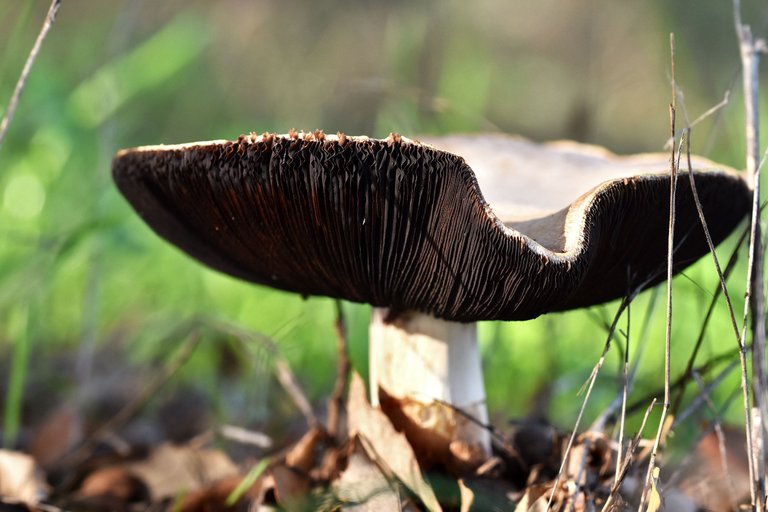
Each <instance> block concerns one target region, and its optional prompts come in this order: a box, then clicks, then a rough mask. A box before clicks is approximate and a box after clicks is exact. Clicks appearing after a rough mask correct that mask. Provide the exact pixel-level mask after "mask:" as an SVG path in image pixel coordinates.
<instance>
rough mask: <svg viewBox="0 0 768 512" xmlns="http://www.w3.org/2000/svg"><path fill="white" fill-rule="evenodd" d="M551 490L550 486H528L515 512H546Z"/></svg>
mask: <svg viewBox="0 0 768 512" xmlns="http://www.w3.org/2000/svg"><path fill="white" fill-rule="evenodd" d="M550 489H551V487H550V486H548V485H530V486H528V487H527V488H526V489H525V493H524V494H523V497H522V499H521V500H520V501H519V502H518V503H517V506H516V507H515V512H546V510H547V502H548V499H549V492H548V491H549V490H550Z"/></svg>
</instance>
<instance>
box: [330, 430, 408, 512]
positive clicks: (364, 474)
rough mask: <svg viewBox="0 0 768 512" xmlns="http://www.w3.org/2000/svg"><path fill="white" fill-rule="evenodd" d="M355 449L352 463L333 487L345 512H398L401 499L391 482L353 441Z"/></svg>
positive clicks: (350, 460)
mask: <svg viewBox="0 0 768 512" xmlns="http://www.w3.org/2000/svg"><path fill="white" fill-rule="evenodd" d="M352 442H353V443H354V449H353V451H352V454H351V455H350V456H349V463H348V464H347V469H345V470H344V471H343V472H342V474H341V476H340V477H339V479H338V480H336V482H334V484H333V487H334V490H335V493H336V495H337V496H338V497H339V498H340V499H341V500H343V501H344V502H345V505H344V510H345V511H349V512H377V511H379V510H399V509H400V498H399V497H398V495H397V492H395V490H394V489H392V486H391V485H390V484H389V481H388V480H387V478H386V477H385V476H384V474H383V473H382V472H381V469H379V467H378V466H377V465H376V464H374V463H373V462H372V461H371V459H370V458H369V457H368V455H367V454H366V452H365V449H364V448H363V447H362V446H361V445H360V441H359V439H357V438H355V439H354V440H353V441H352Z"/></svg>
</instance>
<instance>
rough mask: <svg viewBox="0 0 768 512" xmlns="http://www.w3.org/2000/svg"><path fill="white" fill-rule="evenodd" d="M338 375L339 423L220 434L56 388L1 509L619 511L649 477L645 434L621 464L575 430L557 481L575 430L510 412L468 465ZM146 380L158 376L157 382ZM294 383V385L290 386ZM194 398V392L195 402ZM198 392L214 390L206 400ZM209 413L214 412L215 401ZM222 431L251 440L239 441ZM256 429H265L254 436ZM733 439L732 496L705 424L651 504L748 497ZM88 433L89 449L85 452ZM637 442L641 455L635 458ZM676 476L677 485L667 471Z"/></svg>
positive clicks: (18, 455) (660, 477)
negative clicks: (141, 430)
mask: <svg viewBox="0 0 768 512" xmlns="http://www.w3.org/2000/svg"><path fill="white" fill-rule="evenodd" d="M340 346H343V345H340ZM110 357H114V356H113V355H112V354H111V355H110ZM174 364H175V363H174ZM280 371H282V372H285V371H286V370H285V368H282V369H281V370H280ZM342 378H343V379H345V380H346V381H348V386H339V385H337V386H336V387H335V389H346V388H347V387H348V389H347V390H346V393H345V397H346V400H345V401H343V402H342V403H341V405H339V404H338V397H336V396H334V397H332V398H331V400H334V401H336V402H337V409H341V410H337V411H335V412H334V413H333V415H334V418H333V419H332V420H331V421H333V422H335V423H337V424H335V425H333V426H332V427H333V428H332V429H331V430H333V431H334V432H335V433H334V435H331V434H329V428H328V427H327V426H326V425H325V424H324V423H323V422H322V421H320V420H322V419H323V416H322V415H320V414H318V416H317V417H318V421H314V422H312V423H313V424H312V425H311V426H305V427H304V429H303V431H304V433H303V434H302V435H300V436H299V437H298V438H297V439H296V438H294V439H296V440H295V441H293V442H290V441H286V440H285V439H279V438H270V437H269V436H267V435H265V434H264V433H261V432H249V431H248V430H247V429H245V428H242V427H237V428H235V431H237V436H231V432H230V431H232V430H233V429H232V426H231V425H227V428H226V429H225V428H222V429H221V430H220V433H219V434H218V435H217V434H216V432H215V429H213V428H212V427H211V425H210V424H208V425H202V426H200V427H199V428H198V429H197V430H198V431H199V432H197V433H196V434H194V429H192V430H193V431H192V432H191V434H190V435H187V436H179V435H176V434H174V432H175V431H178V427H181V425H176V427H177V428H176V429H170V428H169V429H164V430H163V429H161V431H162V432H165V433H164V434H160V435H158V434H157V433H154V434H153V435H151V436H149V437H148V439H149V441H148V440H147V439H144V442H143V443H142V442H137V441H136V439H135V437H136V436H135V434H134V435H133V437H132V436H131V435H127V434H126V432H130V429H127V430H126V429H122V430H121V429H119V428H117V427H118V426H115V430H114V431H112V432H106V433H105V432H104V431H103V430H102V429H100V428H99V427H98V425H94V422H93V420H92V419H89V418H87V417H86V415H85V413H84V412H83V408H82V407H81V406H78V405H77V404H75V403H74V402H72V403H68V402H66V401H62V402H61V403H59V404H58V405H56V404H53V406H51V405H50V401H48V402H46V403H48V404H49V405H48V406H49V407H52V409H51V411H50V412H49V413H47V414H46V413H45V412H44V411H39V412H38V417H39V418H42V419H40V420H39V421H38V425H37V426H36V427H35V428H26V429H23V433H24V435H23V436H22V437H23V439H24V442H23V443H21V445H20V448H22V449H23V451H22V450H19V451H11V450H2V451H0V496H1V497H0V510H6V509H9V510H10V509H18V510H89V511H96V512H100V511H107V510H126V511H127V510H174V511H201V512H202V511H218V510H221V511H225V510H233V511H235V510H257V509H258V508H259V507H262V506H265V507H273V508H274V507H276V508H277V509H281V510H328V511H331V510H351V511H356V512H366V511H373V510H413V511H416V510H428V511H440V510H446V511H454V510H455V511H461V512H463V511H470V510H514V511H516V512H518V511H538V510H542V511H543V510H547V503H548V501H549V499H550V496H552V507H551V508H550V510H562V511H571V510H572V511H592V510H595V511H600V510H607V511H618V510H632V509H636V507H637V503H638V502H639V499H640V494H641V493H642V489H643V479H644V475H643V473H644V468H645V466H644V465H643V464H642V462H644V459H643V457H647V456H645V455H643V453H644V452H643V450H640V451H639V452H640V454H639V455H633V454H634V453H635V452H637V451H638V450H637V449H636V448H637V447H638V445H642V444H643V442H642V441H641V440H639V438H636V439H637V441H638V442H637V443H636V444H635V445H633V444H632V442H630V443H629V446H627V447H625V448H624V450H623V451H622V452H621V453H622V455H623V457H625V463H627V462H632V464H631V465H630V466H629V467H625V463H622V464H617V457H618V451H617V443H616V441H615V440H614V439H613V438H612V437H611V436H609V435H607V434H606V433H603V432H599V431H594V430H590V431H586V432H583V433H581V434H579V435H577V436H576V438H575V441H574V443H573V446H572V448H571V450H570V451H569V453H568V458H567V460H566V461H565V464H564V465H563V467H564V473H563V475H562V477H561V478H560V480H559V481H558V483H557V488H555V487H554V484H555V477H556V476H557V472H558V469H559V467H560V464H561V458H562V456H563V454H564V453H565V447H566V445H567V443H568V435H567V433H565V432H561V431H559V430H558V429H557V428H555V427H553V426H552V425H550V424H548V423H546V422H543V421H522V422H511V423H509V424H508V425H507V426H506V427H505V429H504V431H503V432H502V431H497V430H494V432H493V433H494V453H493V456H492V457H491V458H490V459H488V460H487V461H485V462H484V463H482V464H480V465H479V466H475V467H474V469H472V470H467V465H466V464H464V462H465V460H464V459H463V457H464V455H463V454H462V453H461V450H453V451H451V450H448V452H446V453H453V454H454V456H455V457H456V460H455V461H454V462H455V463H453V464H450V463H449V464H445V463H444V462H445V461H444V460H442V461H440V462H436V459H435V457H433V456H430V455H429V454H428V453H425V452H424V450H423V449H421V450H420V449H419V447H416V446H413V439H411V440H409V437H407V436H406V433H404V432H401V431H398V429H397V428H396V427H395V424H394V423H393V421H392V419H391V418H389V417H388V416H387V415H386V414H385V412H384V411H383V410H381V409H378V408H375V407H373V406H371V405H370V403H369V401H368V399H367V394H366V386H365V384H364V382H363V380H362V379H361V377H360V376H359V375H357V374H355V373H351V375H349V376H348V374H346V373H344V372H341V373H340V374H339V375H337V379H342ZM139 380H140V379H139ZM292 382H293V384H291V386H296V385H297V384H296V383H297V382H298V381H297V380H295V379H294V380H292ZM148 385H152V386H155V389H157V388H156V386H157V384H156V383H152V382H150V384H148ZM296 392H297V389H293V390H292V392H291V393H292V394H294V395H295V393H296ZM299 392H300V390H299ZM302 393H303V392H302ZM139 394H140V393H136V395H139ZM288 396H291V394H288ZM110 397H111V398H114V395H110ZM149 399H151V398H149ZM124 401H125V402H127V405H130V406H131V407H132V408H134V409H135V412H136V414H135V415H134V416H133V418H132V419H131V420H130V421H132V422H134V423H136V424H140V423H141V422H142V421H144V422H147V421H149V423H152V422H157V421H160V420H159V419H157V418H151V417H150V418H142V416H144V415H145V414H146V415H147V416H151V414H150V413H149V412H148V411H147V410H145V409H144V408H143V407H142V406H139V405H137V404H135V403H133V404H132V403H131V400H130V398H128V397H126V398H125V399H124ZM198 402H200V401H199V400H198V401H197V402H195V401H194V400H186V401H184V403H186V404H187V407H192V405H190V404H194V403H198ZM306 403H309V402H308V401H307V402H306ZM115 405H116V404H113V410H115V407H114V406H115ZM123 405H126V404H123ZM198 406H201V407H206V406H210V404H207V403H206V402H205V401H203V402H202V403H201V404H200V403H198ZM297 409H298V406H297ZM118 410H119V408H118ZM294 414H296V415H297V416H301V417H304V416H306V414H305V413H294ZM192 416H193V417H194V416H195V415H194V414H192ZM189 417H190V416H189V415H185V414H180V413H179V414H177V415H176V416H175V417H174V416H170V419H169V415H168V414H166V415H165V421H170V422H171V423H174V422H176V423H179V422H180V423H184V422H185V421H189V420H188V418H189ZM206 418H208V422H209V423H211V421H212V420H210V415H209V416H206ZM103 421H104V420H102V423H103ZM106 421H109V419H108V418H107V420H106ZM339 422H340V423H342V425H339V424H338V423H339ZM203 423H205V422H203ZM305 425H307V424H306V423H305ZM124 427H126V428H127V427H130V425H124ZM134 427H135V425H134ZM182 430H183V429H182ZM223 432H229V433H230V434H229V436H231V437H234V438H235V439H237V440H242V441H239V442H238V441H232V439H230V438H228V437H227V435H223V434H222V433H223ZM94 433H99V435H100V436H101V437H100V439H99V440H98V441H97V442H95V441H91V440H89V436H91V435H93V434H94ZM192 434H194V435H192ZM252 439H258V442H257V443H252V442H251V440H252ZM416 439H417V441H416V442H419V441H418V438H416ZM89 441H90V442H89ZM725 441H726V443H727V444H728V445H729V446H728V449H729V450H730V452H729V453H730V454H731V455H730V456H729V460H728V464H729V469H728V470H729V471H731V472H733V475H735V476H736V478H735V479H734V480H735V482H736V486H735V489H734V490H733V493H735V497H734V498H733V499H731V498H730V497H729V496H730V495H729V494H728V493H727V492H726V490H727V489H726V487H724V486H725V482H726V481H727V479H726V477H725V476H726V473H725V472H724V470H723V468H722V464H723V458H722V457H721V456H720V452H719V450H718V448H719V444H718V438H717V437H716V436H714V434H709V435H705V436H703V437H702V440H701V442H700V443H699V445H698V447H697V448H696V450H695V451H694V453H693V455H692V456H691V457H689V458H688V460H687V461H686V462H685V463H684V464H683V465H682V466H681V467H680V468H679V470H678V471H677V472H676V473H675V474H674V475H673V476H669V475H667V474H665V473H660V472H659V471H658V470H656V471H654V473H653V480H652V487H651V491H650V495H649V503H648V509H647V510H679V511H683V512H684V511H687V510H692V511H693V510H698V507H699V506H706V507H708V509H711V510H733V509H734V507H735V506H738V503H739V502H742V503H743V500H744V497H745V492H746V493H748V488H745V487H744V485H743V478H742V476H743V475H744V474H746V473H745V471H746V470H745V469H743V468H742V467H740V466H739V462H738V461H739V460H740V459H739V458H738V456H736V455H734V454H738V453H739V449H741V451H743V446H742V447H739V445H738V443H739V437H738V435H737V433H734V431H731V430H728V429H726V438H725ZM243 445H245V446H248V448H249V450H250V451H248V455H247V456H245V457H243V456H242V453H238V450H237V449H233V446H243ZM84 446H86V447H87V448H88V453H86V454H82V453H79V452H81V451H82V448H83V447H84ZM422 448H423V447H422ZM645 451H646V452H647V449H646V450H645ZM254 454H257V455H254ZM73 455H78V456H73ZM632 456H635V457H637V458H639V459H640V460H631V457H632ZM449 462H450V461H449ZM617 467H620V468H623V469H622V473H621V475H620V478H619V479H618V481H619V486H618V488H617V492H615V493H613V495H612V490H613V489H614V486H615V485H616V483H615V482H616V480H617V478H616V477H615V470H616V468H617ZM667 481H670V485H669V486H666V485H665V482H667ZM702 482H710V483H709V484H706V485H702ZM671 484H674V486H672V485H671ZM553 492H554V493H553ZM609 496H612V497H611V499H610V503H607V502H608V497H609ZM723 496H725V498H723ZM8 507H12V508H8ZM19 507H21V508H19ZM671 507H673V508H671ZM713 507H714V508H713Z"/></svg>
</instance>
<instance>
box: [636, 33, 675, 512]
mask: <svg viewBox="0 0 768 512" xmlns="http://www.w3.org/2000/svg"><path fill="white" fill-rule="evenodd" d="M669 48H670V60H671V71H672V101H671V103H670V105H669V124H670V133H671V135H672V137H673V138H674V136H675V107H676V103H677V102H676V98H677V84H676V82H675V35H674V34H670V35H669ZM681 143H682V141H681ZM671 151H672V155H671V158H670V163H669V166H670V169H669V170H670V176H669V226H668V229H667V323H666V330H665V337H664V403H663V404H662V408H661V417H660V418H659V428H658V430H657V431H656V439H655V440H654V442H653V449H652V450H651V457H650V460H649V461H648V473H647V474H646V477H645V487H644V489H643V493H642V496H641V498H640V506H639V508H638V510H639V511H640V512H642V511H643V510H644V509H645V505H646V503H647V501H648V497H649V491H650V489H651V481H652V477H653V472H654V469H655V468H656V458H657V456H658V451H659V446H660V445H661V442H662V437H663V435H664V427H665V423H666V419H667V412H668V411H669V406H670V381H671V378H670V366H671V365H670V363H671V341H672V273H673V266H672V264H673V261H674V260H673V257H674V250H675V247H674V246H675V195H676V192H677V160H676V158H675V156H676V155H675V147H674V144H673V145H672V150H671ZM678 155H679V150H678ZM678 158H679V157H678Z"/></svg>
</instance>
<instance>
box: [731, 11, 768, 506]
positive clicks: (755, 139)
mask: <svg viewBox="0 0 768 512" xmlns="http://www.w3.org/2000/svg"><path fill="white" fill-rule="evenodd" d="M733 19H734V23H735V29H736V35H737V36H738V39H739V53H740V55H741V67H742V85H743V88H744V113H745V116H744V121H745V135H746V142H747V144H746V146H747V147H746V153H747V155H746V157H747V158H746V164H747V177H748V178H749V179H750V181H751V185H752V219H751V225H750V227H751V229H750V239H749V263H748V266H747V284H746V293H745V295H746V296H745V301H744V315H743V325H742V331H741V339H742V340H744V339H745V338H746V335H747V318H748V316H749V313H750V311H751V313H752V353H753V357H752V373H753V377H754V378H755V381H756V384H757V386H756V387H757V389H756V390H755V401H756V404H757V409H758V412H759V414H760V417H759V418H758V421H759V422H760V423H764V421H763V419H764V415H765V413H766V405H765V392H766V387H767V386H766V377H765V368H764V365H765V296H764V290H763V247H762V242H761V238H760V237H761V234H760V167H759V166H758V159H759V158H760V132H759V107H758V101H759V97H758V90H759V89H758V87H759V77H758V72H759V68H760V54H761V53H763V52H765V42H764V41H763V40H762V39H758V40H755V39H754V38H753V37H752V30H751V28H750V27H749V26H748V25H744V24H743V23H742V21H741V2H740V0H733ZM741 345H742V347H743V346H744V343H742V344H741ZM741 352H742V353H743V352H744V350H743V349H742V350H741ZM741 357H742V360H745V359H746V354H744V355H742V356H741ZM742 364H744V363H742ZM745 371H746V370H745V369H743V370H742V372H745ZM742 385H743V386H744V384H742ZM743 394H744V409H745V410H744V414H745V417H746V422H745V429H746V437H747V452H748V454H749V471H750V498H751V500H752V507H753V508H756V509H757V510H758V511H761V512H762V511H763V510H765V453H764V447H763V435H762V432H759V436H754V435H753V434H754V430H753V429H752V425H751V418H752V415H753V413H752V411H751V407H750V405H751V402H750V401H749V389H748V387H746V386H744V390H743ZM753 437H754V439H753ZM755 442H756V444H757V446H753V445H754V444H755Z"/></svg>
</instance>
